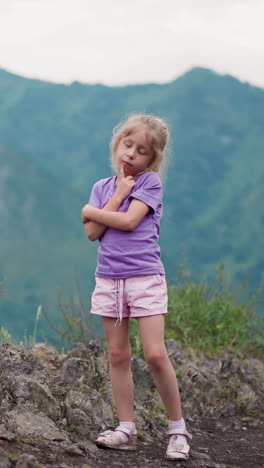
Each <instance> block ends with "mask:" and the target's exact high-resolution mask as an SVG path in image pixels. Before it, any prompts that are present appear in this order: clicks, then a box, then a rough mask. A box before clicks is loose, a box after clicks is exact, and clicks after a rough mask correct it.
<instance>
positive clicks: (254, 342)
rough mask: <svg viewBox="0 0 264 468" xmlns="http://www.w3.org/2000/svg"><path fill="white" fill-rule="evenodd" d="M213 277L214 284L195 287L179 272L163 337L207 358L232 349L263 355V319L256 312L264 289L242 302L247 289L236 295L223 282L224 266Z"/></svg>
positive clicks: (170, 297)
mask: <svg viewBox="0 0 264 468" xmlns="http://www.w3.org/2000/svg"><path fill="white" fill-rule="evenodd" d="M216 273H217V274H216V280H217V281H216V282H215V284H208V283H206V282H205V281H200V282H198V283H194V282H193V281H192V280H191V277H190V274H189V272H187V271H185V270H184V269H181V271H180V274H179V275H178V278H177V283H176V285H175V286H170V287H169V307H168V315H167V317H166V331H165V337H166V338H173V339H175V340H179V341H180V342H181V343H183V344H184V345H186V346H188V347H192V348H195V349H199V350H201V351H204V352H206V353H210V354H217V353H219V352H220V351H222V350H225V349H233V350H234V351H236V352H237V353H238V354H242V355H243V354H247V353H250V354H251V355H255V356H261V355H263V352H264V336H263V331H264V317H259V316H258V314H257V312H256V305H257V303H258V299H259V297H260V295H261V293H262V292H263V287H260V288H259V289H258V290H257V291H256V292H255V293H254V294H252V295H251V296H250V297H249V298H248V299H245V300H244V301H243V300H242V299H241V297H242V298H243V297H245V288H246V285H242V287H241V290H240V292H239V294H238V292H237V291H234V290H232V289H231V288H230V286H229V285H228V284H226V283H225V281H224V265H220V266H219V269H218V271H217V272H216Z"/></svg>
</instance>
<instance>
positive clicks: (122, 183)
mask: <svg viewBox="0 0 264 468" xmlns="http://www.w3.org/2000/svg"><path fill="white" fill-rule="evenodd" d="M135 185H136V182H135V181H134V179H133V177H132V176H131V175H128V176H126V175H125V171H124V165H123V164H121V166H120V170H119V173H118V177H117V188H116V191H115V194H116V195H117V196H119V197H120V198H121V199H122V201H123V200H124V199H125V198H126V197H127V196H128V195H129V193H130V192H131V190H132V188H133V187H135Z"/></svg>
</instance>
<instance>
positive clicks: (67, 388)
mask: <svg viewBox="0 0 264 468" xmlns="http://www.w3.org/2000/svg"><path fill="white" fill-rule="evenodd" d="M166 346H167V350H168V353H169V356H170V359H171V362H172V364H173V366H174V368H175V371H176V374H177V376H178V380H179V386H180V391H181V398H182V406H183V411H184V415H185V417H186V419H187V420H188V419H189V421H195V419H199V417H201V416H208V417H219V416H221V415H223V416H234V415H236V414H239V415H240V416H241V415H242V416H244V417H245V418H246V417H250V415H251V414H254V417H255V418H258V417H259V418H260V417H261V415H263V413H264V401H263V395H264V364H263V362H262V361H259V360H257V359H253V358H248V359H245V360H244V361H243V362H242V361H240V360H239V359H238V358H237V357H236V356H235V355H234V353H232V352H226V353H224V354H223V355H222V356H221V357H208V356H206V355H204V354H203V353H200V352H193V351H188V350H186V349H185V348H184V347H183V346H182V345H181V344H180V343H178V342H175V341H174V340H168V341H167V342H166ZM132 371H133V375H134V380H135V409H136V417H137V426H138V428H139V431H142V432H144V434H145V440H146V441H148V440H151V438H152V437H153V436H154V435H155V438H156V439H162V438H164V426H166V416H165V412H164V408H163V406H162V402H161V400H160V397H159V395H158V393H157V392H156V390H155V386H154V382H153V378H152V375H151V373H150V371H149V368H148V366H147V365H146V363H145V362H144V361H143V360H141V359H139V358H135V357H134V358H133V359H132ZM116 423H117V419H116V415H115V411H114V408H113V401H112V395H111V384H110V379H109V369H108V359H107V353H106V351H105V350H104V349H103V348H102V347H101V346H100V345H99V344H98V343H96V342H91V343H90V344H88V345H85V344H82V343H77V344H75V345H74V346H73V347H72V349H71V350H70V351H69V352H68V354H67V355H60V354H59V353H58V351H57V350H56V349H55V348H53V347H52V346H49V345H45V344H43V343H40V344H37V345H35V346H34V347H33V348H29V349H25V348H22V347H16V346H11V345H10V344H7V343H2V344H0V440H3V441H5V442H6V443H9V444H10V447H11V446H12V444H14V442H23V441H27V442H29V441H31V443H32V445H33V446H34V444H35V446H36V445H38V444H39V445H41V446H46V447H49V448H48V450H49V451H50V450H51V449H50V447H52V450H54V452H56V450H57V451H61V453H65V454H69V455H71V456H79V457H83V456H86V457H88V459H89V460H94V459H96V456H97V455H96V454H97V450H98V449H97V448H96V446H95V445H94V444H93V442H92V441H93V439H94V437H95V436H96V434H97V433H98V432H99V431H100V430H102V429H105V428H111V427H114V426H115V424H116ZM50 456H51V458H52V453H51V452H50ZM40 466H42V465H40V463H39V462H38V460H37V459H36V458H35V457H34V456H33V455H32V454H26V453H24V454H23V453H22V454H20V455H19V456H18V457H17V458H16V459H12V456H8V451H7V453H6V454H3V455H1V456H0V468H4V467H16V468H24V467H25V468H39V467H40ZM45 466H46V465H45ZM47 466H56V465H55V464H54V465H53V464H52V463H51V464H50V465H49V464H47ZM61 466H63V464H62V465H61ZM80 466H85V463H83V464H80ZM87 466H88V465H87ZM92 466H96V465H92ZM198 466H199V465H198V464H197V467H198ZM43 467H44V465H43Z"/></svg>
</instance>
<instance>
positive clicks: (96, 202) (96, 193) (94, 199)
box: [89, 182, 102, 208]
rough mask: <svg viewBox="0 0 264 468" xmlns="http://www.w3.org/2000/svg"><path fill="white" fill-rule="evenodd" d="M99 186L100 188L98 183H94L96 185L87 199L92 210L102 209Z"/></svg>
mask: <svg viewBox="0 0 264 468" xmlns="http://www.w3.org/2000/svg"><path fill="white" fill-rule="evenodd" d="M100 188H101V186H100V183H99V182H96V184H94V186H93V188H92V191H91V195H90V199H89V205H92V206H94V208H102V206H101V205H102V196H101V190H100Z"/></svg>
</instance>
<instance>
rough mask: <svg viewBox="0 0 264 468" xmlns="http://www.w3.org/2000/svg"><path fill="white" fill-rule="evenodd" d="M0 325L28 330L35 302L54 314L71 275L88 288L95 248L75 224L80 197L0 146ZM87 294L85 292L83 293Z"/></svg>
mask: <svg viewBox="0 0 264 468" xmlns="http://www.w3.org/2000/svg"><path fill="white" fill-rule="evenodd" d="M0 168H1V171H0V213H1V226H0V233H1V236H0V238H1V244H0V245H1V247H0V248H1V264H0V274H1V280H2V279H4V280H5V281H6V285H5V288H4V292H5V294H6V295H8V296H9V298H10V299H8V298H5V299H4V298H3V297H1V306H0V308H1V324H0V325H1V326H4V327H6V328H8V330H9V331H11V332H12V333H14V334H16V335H19V336H21V335H23V332H24V330H25V328H27V329H28V331H29V332H31V331H32V329H33V323H34V319H35V313H36V310H37V307H38V305H39V304H40V303H43V302H45V303H46V304H47V305H49V307H50V308H51V309H50V312H52V314H53V315H55V316H56V315H58V314H57V312H56V307H55V306H54V304H55V303H56V299H57V297H56V295H57V292H58V291H59V290H63V292H64V293H65V294H66V293H71V294H72V295H74V294H75V293H76V291H75V290H74V283H75V274H76V273H78V277H79V279H80V283H81V285H83V286H84V285H85V283H86V291H87V285H89V287H90V289H91V287H92V281H91V280H90V281H89V278H91V274H92V270H93V265H94V262H95V254H96V252H95V245H93V244H91V243H89V242H88V241H87V240H86V238H85V236H84V234H83V226H82V224H81V222H80V211H81V209H80V207H81V205H82V203H83V202H84V200H82V199H81V197H80V195H79V194H78V193H76V192H74V191H73V190H72V189H70V188H69V187H67V186H66V185H65V184H64V183H63V182H61V181H60V180H58V179H57V178H56V177H55V176H54V175H53V174H50V173H49V172H48V171H47V170H45V169H43V168H42V167H39V166H38V164H37V163H36V161H34V160H33V159H32V158H29V157H27V156H25V155H24V154H23V153H18V152H12V151H10V150H8V149H7V148H3V147H2V148H0ZM87 296H88V292H87Z"/></svg>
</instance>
